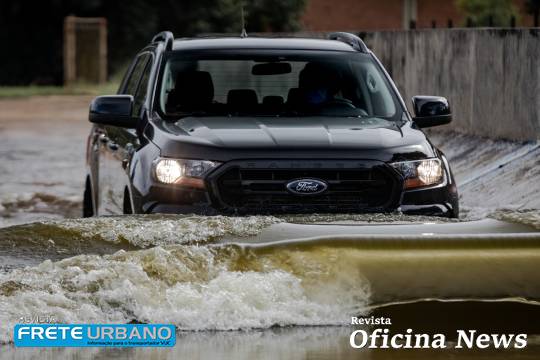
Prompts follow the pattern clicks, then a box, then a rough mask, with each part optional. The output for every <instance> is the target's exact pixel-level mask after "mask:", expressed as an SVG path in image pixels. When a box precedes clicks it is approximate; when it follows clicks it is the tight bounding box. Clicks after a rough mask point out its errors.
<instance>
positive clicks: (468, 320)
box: [0, 97, 540, 359]
mask: <svg viewBox="0 0 540 360" xmlns="http://www.w3.org/2000/svg"><path fill="white" fill-rule="evenodd" d="M89 100H90V99H88V98H85V97H74V98H71V97H66V98H61V99H59V98H31V99H29V100H2V101H0V106H1V107H2V111H1V112H0V138H1V141H0V342H1V343H3V344H4V345H3V346H2V350H1V352H0V357H6V358H27V357H30V358H38V357H39V358H50V359H56V358H60V357H70V358H91V357H94V356H95V357H102V358H128V357H129V358H132V357H135V358H148V357H150V356H152V357H155V358H171V359H172V358H202V359H206V358H212V359H213V358H215V357H216V356H215V354H216V352H219V353H220V354H221V356H222V358H231V359H243V358H245V359H248V358H249V359H251V358H262V359H264V358H272V359H276V358H278V359H279V358H283V359H285V358H287V359H289V358H293V359H305V358H315V359H317V358H319V359H326V358H336V359H345V358H359V359H390V358H396V356H399V358H410V359H423V358H425V359H439V358H441V359H442V358H456V357H459V358H478V357H484V358H490V359H492V358H494V359H499V358H500V359H503V358H504V359H506V358H509V357H512V358H523V359H533V358H538V357H540V341H539V340H538V335H540V325H538V324H540V305H539V301H540V271H539V270H540V265H539V264H540V211H539V210H538V209H539V208H540V182H539V181H538V179H539V176H538V175H540V169H539V168H540V167H539V166H538V165H539V164H540V163H539V161H540V150H539V149H538V147H537V145H536V144H535V143H534V144H533V143H527V144H517V143H507V142H493V141H488V140H482V139H474V138H468V137H465V136H461V135H460V136H455V135H452V136H450V135H448V134H444V133H436V134H433V135H432V136H431V137H432V139H433V140H434V142H436V143H439V144H441V145H442V150H443V151H445V152H446V154H447V156H448V157H449V159H450V162H451V163H452V165H453V166H454V171H455V173H456V177H457V182H458V185H460V184H461V183H462V184H463V185H462V186H460V191H461V203H462V205H463V208H464V211H463V216H462V219H459V220H448V219H438V218H428V217H417V216H404V215H401V214H390V215H377V214H375V215H348V214H343V215H324V214H318V215H308V216H251V217H225V216H214V217H203V216H159V215H153V216H125V217H124V216H116V217H115V216H113V217H102V218H91V219H78V216H79V214H80V210H81V208H80V202H81V200H82V196H81V195H82V187H83V180H84V171H85V170H84V147H85V138H86V135H87V132H88V130H89V125H88V123H87V122H86V120H85V118H86V116H87V103H88V101H89ZM51 104H52V105H51ZM17 109H18V110H17ZM472 149H475V151H477V153H476V154H477V155H478V156H476V155H475V158H474V159H470V155H469V154H470V153H471V152H472V151H473V150H472ZM373 314H375V315H381V316H389V317H391V318H392V319H393V327H397V328H399V327H402V328H407V327H413V328H415V329H418V330H421V331H423V332H435V331H444V332H448V333H449V334H450V333H452V332H455V329H458V328H471V329H486V331H488V332H493V333H496V332H502V331H507V332H527V333H528V334H529V338H530V339H529V345H528V346H527V348H526V349H523V350H515V349H514V350H507V351H495V350H482V351H480V350H468V351H463V350H461V351H460V350H457V349H447V350H445V351H435V350H417V349H414V350H410V351H401V352H399V353H396V352H395V351H393V350H383V351H381V350H379V351H376V350H370V349H361V350H355V349H353V348H351V347H350V345H349V335H350V334H351V332H352V331H354V329H355V327H351V326H350V325H349V324H350V320H351V316H360V315H373ZM36 315H44V316H47V315H50V316H53V317H54V318H55V319H56V321H59V322H68V323H96V322H111V323H127V322H153V323H159V322H162V323H172V324H175V325H176V326H177V328H178V331H179V332H178V341H177V346H176V347H175V348H174V349H173V350H172V351H171V350H170V349H169V350H163V349H161V350H160V349H131V350H125V349H124V350H118V349H84V350H81V349H48V350H47V351H42V350H40V351H37V349H25V350H21V349H15V348H13V347H12V345H10V341H11V339H12V328H13V325H14V324H15V323H17V322H18V321H19V319H20V318H21V317H22V316H36Z"/></svg>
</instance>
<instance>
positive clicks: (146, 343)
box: [13, 324, 176, 347]
mask: <svg viewBox="0 0 540 360" xmlns="http://www.w3.org/2000/svg"><path fill="white" fill-rule="evenodd" d="M13 341H14V343H15V346H21V347H22V346H25V347H28V346H30V347H56V346H58V347H66V346H70V347H102V346H106V347H172V346H174V345H175V344H176V328H175V327H174V325H165V324H17V325H15V328H14V330H13Z"/></svg>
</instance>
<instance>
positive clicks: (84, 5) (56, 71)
mask: <svg viewBox="0 0 540 360" xmlns="http://www.w3.org/2000/svg"><path fill="white" fill-rule="evenodd" d="M306 1H307V0H160V1H152V0H115V1H110V0H109V1H107V0H42V1H21V0H1V1H0V30H1V31H0V43H1V44H2V46H3V47H4V48H5V49H16V51H15V52H13V53H10V54H8V55H6V56H3V57H1V58H0V68H1V69H10V71H0V84H13V85H15V84H18V85H22V84H29V83H40V84H41V83H42V84H61V83H62V46H63V43H62V38H63V33H62V28H63V21H64V17H65V16H67V15H75V16H82V17H105V18H107V24H108V45H109V46H108V54H109V67H110V69H109V70H110V71H109V73H114V72H116V71H117V70H118V69H120V68H122V66H123V65H125V63H126V62H127V61H129V60H130V59H131V58H132V57H133V55H134V54H135V52H136V51H138V50H139V49H141V48H142V47H144V46H145V45H146V44H148V42H149V41H150V39H151V38H152V36H153V35H155V34H156V33H157V32H158V31H162V30H171V31H172V32H173V33H174V35H175V36H176V37H186V36H194V35H197V34H201V33H235V34H238V35H240V32H241V30H242V18H241V8H242V5H243V6H244V10H245V20H246V29H247V31H248V33H250V32H261V31H294V30H298V29H299V27H300V16H301V15H302V13H303V11H304V6H305V3H306Z"/></svg>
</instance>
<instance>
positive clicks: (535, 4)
mask: <svg viewBox="0 0 540 360" xmlns="http://www.w3.org/2000/svg"><path fill="white" fill-rule="evenodd" d="M525 6H526V8H527V12H529V13H530V14H536V13H537V12H538V11H540V0H527V1H525Z"/></svg>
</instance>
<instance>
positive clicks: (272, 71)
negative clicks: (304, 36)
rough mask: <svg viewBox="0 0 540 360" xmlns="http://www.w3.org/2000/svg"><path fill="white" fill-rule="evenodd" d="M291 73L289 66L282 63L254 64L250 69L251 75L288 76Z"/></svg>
mask: <svg viewBox="0 0 540 360" xmlns="http://www.w3.org/2000/svg"><path fill="white" fill-rule="evenodd" d="M291 71H292V68H291V64H289V63H284V62H271V63H265V64H256V65H253V67H252V68H251V74H252V75H281V74H289V73H290V72H291Z"/></svg>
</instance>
